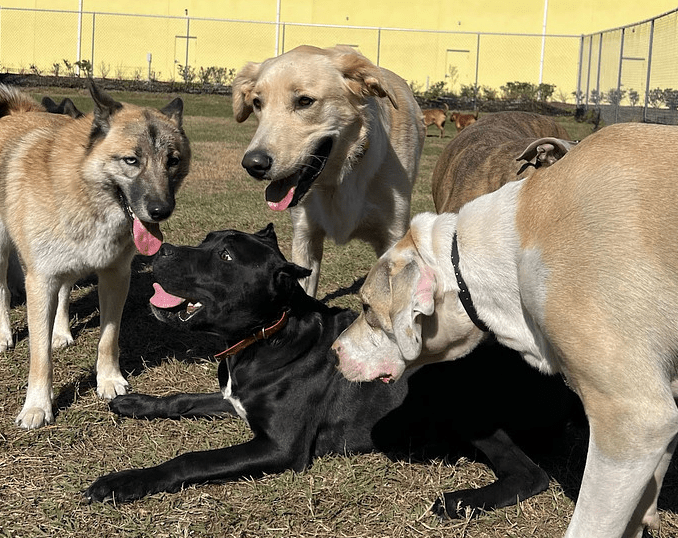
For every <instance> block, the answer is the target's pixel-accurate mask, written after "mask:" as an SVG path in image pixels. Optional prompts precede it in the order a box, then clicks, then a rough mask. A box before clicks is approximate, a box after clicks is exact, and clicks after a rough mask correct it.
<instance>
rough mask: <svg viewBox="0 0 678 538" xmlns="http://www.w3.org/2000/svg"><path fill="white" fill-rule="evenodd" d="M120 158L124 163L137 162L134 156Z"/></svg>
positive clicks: (135, 163) (134, 164)
mask: <svg viewBox="0 0 678 538" xmlns="http://www.w3.org/2000/svg"><path fill="white" fill-rule="evenodd" d="M122 160H123V161H124V162H125V164H128V165H130V166H136V165H137V164H139V159H137V158H136V157H123V158H122Z"/></svg>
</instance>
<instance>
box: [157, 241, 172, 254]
mask: <svg viewBox="0 0 678 538" xmlns="http://www.w3.org/2000/svg"><path fill="white" fill-rule="evenodd" d="M156 256H160V257H167V256H174V245H172V244H171V243H163V244H162V245H160V250H158V252H157V253H156Z"/></svg>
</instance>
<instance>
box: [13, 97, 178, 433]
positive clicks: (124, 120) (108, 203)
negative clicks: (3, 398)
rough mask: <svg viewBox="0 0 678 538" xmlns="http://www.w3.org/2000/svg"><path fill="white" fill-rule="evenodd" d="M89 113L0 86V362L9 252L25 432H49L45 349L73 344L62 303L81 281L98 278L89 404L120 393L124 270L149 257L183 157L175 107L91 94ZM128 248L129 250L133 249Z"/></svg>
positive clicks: (48, 363) (171, 202)
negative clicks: (22, 352)
mask: <svg viewBox="0 0 678 538" xmlns="http://www.w3.org/2000/svg"><path fill="white" fill-rule="evenodd" d="M89 89H90V94H91V96H92V99H93V100H94V113H93V114H88V115H86V116H82V117H78V118H76V117H73V116H77V114H74V113H71V112H69V110H67V109H68V107H66V109H64V111H63V112H64V114H50V113H48V112H47V109H46V108H45V107H43V106H41V105H40V104H38V103H37V102H35V101H33V100H32V99H31V98H30V97H28V96H27V95H24V94H22V93H20V92H19V91H17V90H15V89H13V88H10V87H8V86H4V85H0V274H1V275H2V278H0V351H5V350H7V349H8V348H10V347H12V346H13V338H12V331H11V328H10V324H9V304H10V294H9V290H8V287H7V280H6V273H7V265H8V260H9V258H10V254H11V252H12V249H13V248H15V249H16V250H17V252H18V254H19V257H20V259H21V262H22V265H23V268H24V272H25V276H26V305H27V311H28V331H29V342H30V351H31V359H30V370H29V374H28V390H27V394H26V402H25V403H24V407H23V409H22V410H21V413H19V416H18V417H17V419H16V422H17V424H18V425H20V426H21V427H23V428H38V427H40V426H43V425H44V424H48V423H50V422H52V421H53V420H54V416H53V413H52V399H53V389H52V360H51V352H52V347H53V346H64V345H68V344H70V343H71V342H72V341H73V338H72V336H71V333H70V329H69V320H68V295H69V291H70V287H71V286H72V284H73V283H75V281H76V280H77V279H78V278H80V277H82V276H85V275H87V274H90V273H96V274H97V275H98V277H99V300H100V309H101V336H100V339H99V347H98V352H97V362H96V370H97V393H98V394H99V396H100V397H101V398H105V399H111V398H114V397H115V396H116V395H118V394H125V393H126V392H127V387H128V384H127V381H126V380H125V378H124V377H123V376H122V374H121V373H120V367H119V363H118V333H119V329H120V318H121V316H122V310H123V306H124V304H125V299H126V297H127V291H128V288H129V279H130V272H131V270H130V263H131V261H132V258H133V257H134V255H135V254H136V252H137V251H139V252H141V253H142V254H146V255H151V254H154V253H155V252H156V251H157V250H158V248H160V244H161V238H162V235H161V233H160V228H159V225H158V223H159V222H160V221H162V220H165V219H166V218H167V217H169V216H170V215H171V213H172V211H173V210H174V204H175V200H174V195H175V192H176V190H177V189H178V188H179V186H180V185H181V182H182V180H183V179H184V177H185V176H186V174H187V173H188V168H189V163H190V157H191V152H190V148H189V143H188V139H187V138H186V135H185V134H184V131H183V129H182V112H183V102H182V101H181V99H179V98H177V99H175V100H174V101H172V102H171V103H170V104H169V105H167V106H166V107H165V108H164V109H162V110H161V111H157V110H154V109H150V108H141V107H137V106H133V105H129V104H123V103H118V102H116V101H114V100H113V99H112V98H111V97H110V96H108V95H106V94H105V93H104V92H102V91H100V90H98V89H97V87H96V86H95V85H94V84H90V87H89ZM135 246H136V248H135Z"/></svg>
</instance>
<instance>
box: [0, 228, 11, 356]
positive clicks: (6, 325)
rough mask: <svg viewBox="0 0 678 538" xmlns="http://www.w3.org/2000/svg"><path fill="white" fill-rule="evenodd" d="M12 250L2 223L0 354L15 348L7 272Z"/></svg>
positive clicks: (0, 238) (0, 248)
mask: <svg viewBox="0 0 678 538" xmlns="http://www.w3.org/2000/svg"><path fill="white" fill-rule="evenodd" d="M11 250H12V247H11V245H10V242H9V237H7V235H6V234H5V233H4V227H3V225H2V224H1V223H0V352H2V351H7V350H8V349H9V348H11V347H14V338H13V336H12V326H11V325H10V322H9V310H10V303H11V300H12V295H11V293H10V291H9V287H8V286H7V271H8V269H9V256H10V253H11Z"/></svg>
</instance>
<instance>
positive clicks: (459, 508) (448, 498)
mask: <svg viewBox="0 0 678 538" xmlns="http://www.w3.org/2000/svg"><path fill="white" fill-rule="evenodd" d="M470 491H473V490H470ZM482 509H483V506H482V505H481V506H478V505H477V504H475V503H474V502H473V501H472V500H470V499H468V498H466V496H465V495H464V492H463V491H455V492H450V493H444V494H443V498H442V499H440V498H438V499H436V502H435V503H433V506H432V507H431V512H433V513H434V514H435V515H436V516H438V517H439V518H440V519H447V518H450V519H460V518H465V517H475V516H477V515H478V513H479V511H480V510H482Z"/></svg>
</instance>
